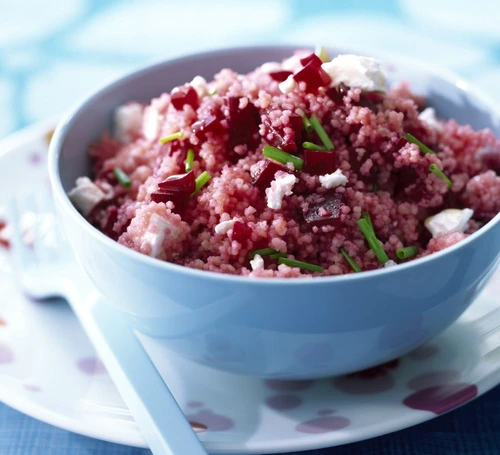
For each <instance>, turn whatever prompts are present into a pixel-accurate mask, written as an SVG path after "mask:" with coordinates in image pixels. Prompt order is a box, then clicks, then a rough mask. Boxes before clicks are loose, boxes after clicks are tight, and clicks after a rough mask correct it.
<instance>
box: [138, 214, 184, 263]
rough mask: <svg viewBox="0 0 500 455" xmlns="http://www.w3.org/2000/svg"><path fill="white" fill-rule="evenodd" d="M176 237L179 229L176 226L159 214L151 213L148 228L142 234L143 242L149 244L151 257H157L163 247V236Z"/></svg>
mask: <svg viewBox="0 0 500 455" xmlns="http://www.w3.org/2000/svg"><path fill="white" fill-rule="evenodd" d="M167 233H168V235H169V236H170V237H173V238H175V237H178V236H179V233H180V229H179V228H178V227H177V226H174V225H172V223H170V222H169V221H168V220H166V219H165V218H163V217H161V216H160V215H158V214H156V213H153V214H152V215H151V218H150V219H149V224H148V228H147V230H146V233H145V234H144V235H143V237H142V240H143V242H146V243H149V244H150V245H151V252H150V253H149V255H150V256H152V257H158V255H159V254H160V253H161V251H162V248H163V241H164V240H165V236H166V235H167Z"/></svg>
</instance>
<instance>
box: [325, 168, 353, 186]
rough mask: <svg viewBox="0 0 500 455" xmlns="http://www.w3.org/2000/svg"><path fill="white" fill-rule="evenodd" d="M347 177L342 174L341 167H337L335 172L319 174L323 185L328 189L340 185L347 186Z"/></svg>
mask: <svg viewBox="0 0 500 455" xmlns="http://www.w3.org/2000/svg"><path fill="white" fill-rule="evenodd" d="M347 181H348V180H347V177H346V176H345V175H344V174H342V171H341V170H340V169H337V170H336V171H335V172H334V173H333V174H325V175H320V176H319V182H320V183H321V186H322V187H323V188H326V189H330V188H337V187H338V186H345V184H346V183H347Z"/></svg>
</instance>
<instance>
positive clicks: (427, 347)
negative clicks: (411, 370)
mask: <svg viewBox="0 0 500 455" xmlns="http://www.w3.org/2000/svg"><path fill="white" fill-rule="evenodd" d="M438 352H439V348H438V347H437V346H436V345H435V344H424V345H423V346H420V347H418V348H417V349H415V350H413V351H411V352H410V353H409V354H408V357H410V358H412V359H414V360H427V359H429V358H431V357H433V356H435V355H436V354H437V353H438Z"/></svg>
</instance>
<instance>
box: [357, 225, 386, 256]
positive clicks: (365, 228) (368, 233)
mask: <svg viewBox="0 0 500 455" xmlns="http://www.w3.org/2000/svg"><path fill="white" fill-rule="evenodd" d="M358 226H359V228H360V229H361V232H362V233H363V235H364V236H365V238H366V240H367V242H368V245H369V246H370V248H371V249H372V251H373V252H374V253H375V256H377V259H378V260H379V261H380V262H381V263H382V264H385V263H386V262H387V261H388V260H389V257H388V256H387V253H386V252H385V251H384V248H383V247H382V245H381V243H380V241H379V239H377V236H376V235H375V233H374V232H373V230H372V229H370V225H369V224H368V221H366V220H365V219H364V218H361V219H360V220H358Z"/></svg>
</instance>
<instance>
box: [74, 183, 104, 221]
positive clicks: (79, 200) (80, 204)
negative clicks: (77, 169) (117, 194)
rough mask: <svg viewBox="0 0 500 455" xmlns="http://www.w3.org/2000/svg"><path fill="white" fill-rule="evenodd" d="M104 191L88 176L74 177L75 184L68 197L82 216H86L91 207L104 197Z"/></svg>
mask: <svg viewBox="0 0 500 455" xmlns="http://www.w3.org/2000/svg"><path fill="white" fill-rule="evenodd" d="M105 196H106V195H105V194H104V192H103V191H102V190H101V189H100V188H99V187H98V186H97V185H96V184H95V183H94V182H92V180H90V179H89V178H88V177H79V178H77V179H76V186H75V188H73V189H72V190H71V191H70V192H69V193H68V197H69V198H70V200H71V202H72V203H73V204H74V205H75V207H76V208H77V209H78V210H79V211H80V212H81V214H82V215H83V216H87V215H88V214H89V213H90V212H91V211H92V209H93V208H94V207H95V206H96V205H97V204H99V202H101V201H102V200H103V199H104V198H105Z"/></svg>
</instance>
